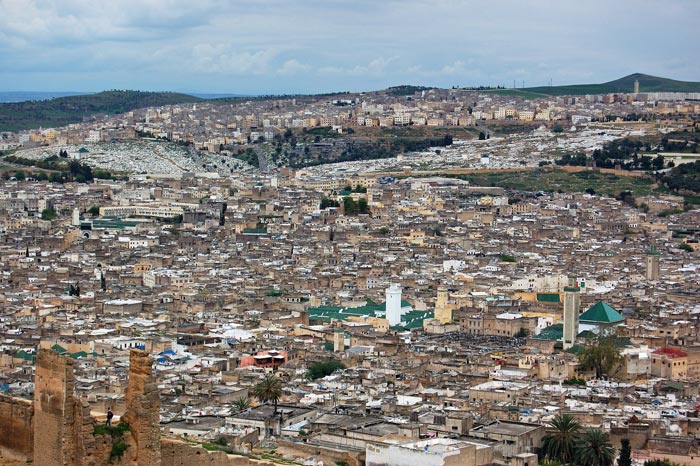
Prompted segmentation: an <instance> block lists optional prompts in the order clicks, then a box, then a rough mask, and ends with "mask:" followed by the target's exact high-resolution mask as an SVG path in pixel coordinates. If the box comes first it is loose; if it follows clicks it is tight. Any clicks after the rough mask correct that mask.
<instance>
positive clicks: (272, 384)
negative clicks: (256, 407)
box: [251, 374, 282, 414]
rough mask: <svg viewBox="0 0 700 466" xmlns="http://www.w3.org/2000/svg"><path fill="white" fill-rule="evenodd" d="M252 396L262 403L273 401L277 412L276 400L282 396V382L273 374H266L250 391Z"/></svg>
mask: <svg viewBox="0 0 700 466" xmlns="http://www.w3.org/2000/svg"><path fill="white" fill-rule="evenodd" d="M251 393H252V394H253V396H254V397H255V398H257V399H258V400H260V401H261V402H262V403H270V402H272V403H274V405H275V414H277V402H278V401H279V399H280V397H281V396H282V384H281V383H280V381H279V379H278V378H277V377H275V375H274V374H268V375H266V376H265V378H264V379H262V380H261V381H260V382H258V384H257V385H256V386H255V387H253V390H252V391H251Z"/></svg>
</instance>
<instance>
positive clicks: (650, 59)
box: [0, 0, 700, 93]
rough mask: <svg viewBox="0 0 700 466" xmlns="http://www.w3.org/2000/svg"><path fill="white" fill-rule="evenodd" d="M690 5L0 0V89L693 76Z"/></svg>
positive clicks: (625, 1)
mask: <svg viewBox="0 0 700 466" xmlns="http://www.w3.org/2000/svg"><path fill="white" fill-rule="evenodd" d="M698 17H700V2H697V1H695V0H668V1H667V2H639V1H638V0H619V1H617V2H609V1H607V0H590V1H589V2H583V3H579V4H574V3H571V2H554V3H552V2H551V1H549V0H526V1H519V2H516V1H510V2H496V3H494V4H493V5H490V6H489V8H484V7H483V5H482V4H480V3H477V2H475V1H472V0H402V1H401V2H399V1H398V0H386V1H384V2H373V1H371V0H352V1H351V0H294V1H292V0H235V1H230V0H196V1H193V0H111V1H95V0H0V90H3V89H7V88H10V87H13V88H15V87H16V86H17V82H20V83H32V85H33V86H35V89H36V90H42V89H45V88H47V87H49V86H54V85H56V84H55V83H56V82H58V81H57V80H56V76H58V75H61V76H64V77H65V79H66V82H69V83H70V87H71V89H72V90H100V88H104V87H108V86H109V85H110V82H111V80H112V79H113V80H119V83H120V86H128V87H130V88H143V87H144V86H153V85H154V84H153V83H157V84H158V85H159V86H161V85H162V84H160V83H167V84H168V85H171V86H176V87H178V88H180V89H185V88H189V89H200V90H202V91H207V90H210V89H213V88H216V89H219V90H226V89H225V88H226V86H229V85H230V82H231V80H230V79H229V75H235V76H236V81H235V82H236V86H237V87H238V86H239V87H240V88H244V89H243V90H244V91H245V92H246V93H257V92H258V88H259V87H260V86H265V89H264V90H265V91H266V92H281V93H284V92H287V91H289V90H297V91H304V92H314V91H316V90H318V89H320V88H321V87H323V89H325V90H333V89H342V90H345V89H349V88H353V89H370V88H371V87H370V86H382V85H395V84H398V83H408V82H415V81H420V82H421V83H422V84H425V85H435V86H451V85H454V84H464V85H469V84H484V85H486V84H492V85H493V84H499V83H500V84H503V83H506V82H509V81H510V82H512V80H513V79H519V80H520V81H522V80H525V82H526V84H532V85H536V84H544V83H546V82H547V81H548V80H549V79H550V78H552V79H553V80H554V81H555V82H556V83H565V82H572V81H573V82H584V80H586V81H594V82H595V81H604V80H609V79H614V78H616V77H618V76H622V75H625V74H628V73H631V72H635V71H642V72H646V73H650V74H657V75H661V76H663V75H665V74H669V73H671V75H670V76H669V77H672V78H676V79H685V80H694V81H695V80H698V76H699V75H700V62H698V61H697V60H694V57H695V55H697V53H696V50H695V49H696V46H695V43H696V40H695V36H694V34H695V32H694V31H695V30H696V29H697V28H696V24H695V23H696V22H697V21H696V20H697V18H698ZM623 18H624V19H623ZM659 24H665V25H669V24H672V25H673V27H672V28H670V29H669V28H667V30H666V31H665V33H664V34H662V35H659V36H658V37H655V38H654V40H649V36H648V34H649V33H648V31H650V30H655V29H656V28H658V25H659ZM620 37H623V38H624V39H625V40H620V39H619V38H620ZM642 68H643V69H642ZM125 71H128V73H125ZM86 73H90V74H91V76H90V77H89V79H88V77H86ZM69 77H70V78H71V79H69ZM100 79H104V80H105V84H104V86H101V85H100V84H99V82H100ZM125 81H128V83H126V84H125V83H124V82H125ZM95 83H97V84H95ZM88 84H89V85H90V86H98V87H97V88H96V89H95V88H90V89H87V88H85V87H83V86H87V85H88ZM159 88H160V89H162V87H159ZM27 90H32V89H27ZM236 90H239V89H238V88H237V89H236Z"/></svg>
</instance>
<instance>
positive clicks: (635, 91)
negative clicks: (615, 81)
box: [634, 79, 639, 95]
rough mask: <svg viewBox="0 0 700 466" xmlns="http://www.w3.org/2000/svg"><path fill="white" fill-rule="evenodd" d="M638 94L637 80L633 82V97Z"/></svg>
mask: <svg viewBox="0 0 700 466" xmlns="http://www.w3.org/2000/svg"><path fill="white" fill-rule="evenodd" d="M637 94H639V79H635V80H634V95H637Z"/></svg>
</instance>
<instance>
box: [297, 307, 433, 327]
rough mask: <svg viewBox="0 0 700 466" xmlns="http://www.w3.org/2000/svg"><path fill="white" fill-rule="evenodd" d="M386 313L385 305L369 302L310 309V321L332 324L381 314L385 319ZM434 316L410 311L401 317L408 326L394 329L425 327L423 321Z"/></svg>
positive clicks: (428, 312) (423, 312)
mask: <svg viewBox="0 0 700 466" xmlns="http://www.w3.org/2000/svg"><path fill="white" fill-rule="evenodd" d="M410 305H411V303H409V302H408V301H406V300H401V307H408V306H410ZM385 312H386V307H385V303H379V304H377V303H374V302H372V301H367V303H366V304H365V305H364V306H360V307H352V308H347V307H338V306H320V307H310V308H309V319H310V320H323V321H324V322H330V321H331V320H333V319H335V320H345V319H347V318H348V317H379V316H378V315H377V314H379V313H381V315H382V317H384V313H385ZM432 316H433V313H432V312H430V311H410V312H407V313H405V314H404V315H403V316H402V317H401V320H402V321H403V322H405V323H406V325H395V326H394V327H392V328H393V329H395V330H404V329H412V328H419V327H423V320H424V319H430V318H431V317H432Z"/></svg>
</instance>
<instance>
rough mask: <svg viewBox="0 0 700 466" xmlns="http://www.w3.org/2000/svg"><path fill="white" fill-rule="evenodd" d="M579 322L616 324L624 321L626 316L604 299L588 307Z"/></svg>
mask: <svg viewBox="0 0 700 466" xmlns="http://www.w3.org/2000/svg"><path fill="white" fill-rule="evenodd" d="M578 320H579V322H597V323H601V324H614V323H616V322H622V321H623V320H625V318H624V317H623V316H622V314H620V313H619V312H617V311H616V310H615V309H613V308H612V307H610V306H609V305H608V304H606V303H604V302H603V301H598V302H597V303H595V304H594V305H593V306H591V307H590V308H588V310H587V311H586V312H584V313H583V314H581V315H580V316H579V318H578Z"/></svg>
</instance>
